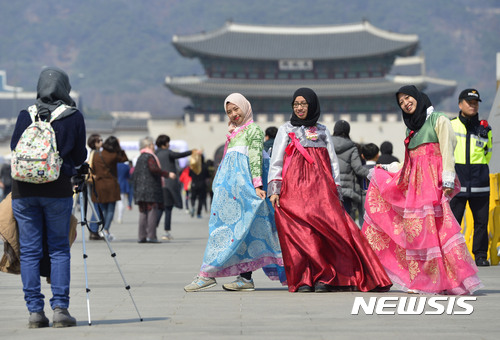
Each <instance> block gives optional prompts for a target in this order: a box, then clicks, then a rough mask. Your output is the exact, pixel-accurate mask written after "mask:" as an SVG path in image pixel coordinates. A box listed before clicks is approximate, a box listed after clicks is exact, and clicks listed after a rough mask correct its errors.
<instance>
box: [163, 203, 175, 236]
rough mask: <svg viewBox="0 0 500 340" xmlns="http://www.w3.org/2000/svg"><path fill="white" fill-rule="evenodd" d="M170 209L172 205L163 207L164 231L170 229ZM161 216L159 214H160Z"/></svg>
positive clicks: (172, 207)
mask: <svg viewBox="0 0 500 340" xmlns="http://www.w3.org/2000/svg"><path fill="white" fill-rule="evenodd" d="M172 209H174V206H173V205H171V206H169V207H165V231H170V229H171V223H172ZM160 217H161V215H160Z"/></svg>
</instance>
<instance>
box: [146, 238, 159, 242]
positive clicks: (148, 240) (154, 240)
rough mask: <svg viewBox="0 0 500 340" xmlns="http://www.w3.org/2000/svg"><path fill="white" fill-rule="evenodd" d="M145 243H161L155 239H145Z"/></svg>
mask: <svg viewBox="0 0 500 340" xmlns="http://www.w3.org/2000/svg"><path fill="white" fill-rule="evenodd" d="M146 243H161V241H160V240H158V239H156V238H148V239H146Z"/></svg>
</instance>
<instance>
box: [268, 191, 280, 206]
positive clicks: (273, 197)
mask: <svg viewBox="0 0 500 340" xmlns="http://www.w3.org/2000/svg"><path fill="white" fill-rule="evenodd" d="M269 200H270V201H271V204H272V205H273V208H274V209H276V206H278V208H279V207H280V195H276V194H274V195H271V197H269Z"/></svg>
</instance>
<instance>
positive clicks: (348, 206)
mask: <svg viewBox="0 0 500 340" xmlns="http://www.w3.org/2000/svg"><path fill="white" fill-rule="evenodd" d="M350 131H351V126H350V125H349V123H348V122H346V121H345V120H339V121H338V122H337V123H335V127H334V128H333V137H332V139H333V145H334V147H335V153H336V154H337V157H338V159H339V165H340V186H341V187H342V195H343V196H344V209H345V210H346V211H347V213H348V214H349V215H350V216H351V217H352V219H353V220H355V216H354V215H355V214H354V209H353V206H355V205H358V204H359V203H360V202H361V191H360V187H359V186H357V189H358V190H357V189H356V176H359V177H361V178H366V177H367V176H368V171H369V170H368V169H367V168H365V167H363V163H362V162H361V158H360V157H359V152H358V148H357V147H356V144H355V143H354V142H353V141H352V140H351V138H350V137H349V132H350Z"/></svg>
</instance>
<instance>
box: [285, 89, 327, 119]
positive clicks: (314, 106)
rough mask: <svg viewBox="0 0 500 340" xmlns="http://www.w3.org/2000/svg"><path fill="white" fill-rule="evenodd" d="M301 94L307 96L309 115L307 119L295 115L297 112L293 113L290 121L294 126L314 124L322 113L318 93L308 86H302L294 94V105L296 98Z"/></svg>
mask: <svg viewBox="0 0 500 340" xmlns="http://www.w3.org/2000/svg"><path fill="white" fill-rule="evenodd" d="M299 96H302V97H304V98H305V100H306V102H307V104H308V105H307V117H306V119H300V118H299V117H297V116H296V115H295V112H294V113H292V117H291V118H290V123H291V124H292V125H293V126H302V125H304V126H314V125H316V123H317V122H318V119H319V115H320V113H321V112H320V109H319V101H318V96H317V95H316V93H315V92H314V91H313V90H311V89H309V88H306V87H302V88H300V89H298V90H297V91H295V93H294V94H293V100H292V106H293V103H294V102H295V99H296V98H297V97H299Z"/></svg>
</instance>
